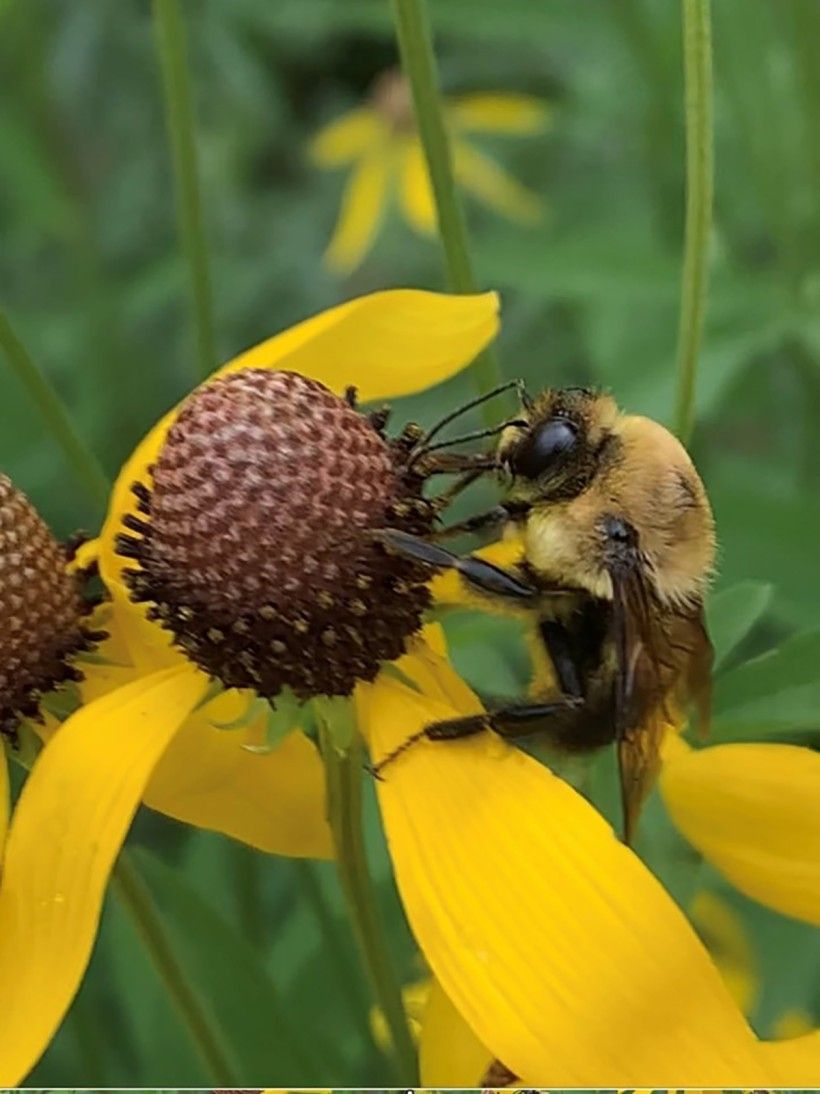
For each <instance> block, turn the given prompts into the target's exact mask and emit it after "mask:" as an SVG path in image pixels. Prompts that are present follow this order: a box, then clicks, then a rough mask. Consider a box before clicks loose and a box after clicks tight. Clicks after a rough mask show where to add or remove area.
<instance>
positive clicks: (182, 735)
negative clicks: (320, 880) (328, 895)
mask: <svg viewBox="0 0 820 1094" xmlns="http://www.w3.org/2000/svg"><path fill="white" fill-rule="evenodd" d="M237 698H238V696H237V695H236V693H227V694H225V695H224V696H222V697H220V699H219V700H216V701H214V702H212V703H209V704H208V706H207V707H206V708H204V709H203V710H202V711H197V712H196V714H194V715H192V716H191V717H190V718H188V720H187V721H186V722H185V723H184V725H183V726H182V728H181V729H180V731H179V733H178V734H177V735H176V737H175V738H174V740H173V741H172V742H171V744H170V746H169V747H168V749H167V751H166V752H165V754H164V756H163V757H162V759H161V760H160V762H159V764H158V765H157V767H156V769H155V770H154V773H153V775H152V776H151V781H150V782H149V784H148V787H147V789H146V792H145V798H144V800H145V804H146V805H150V806H151V808H153V809H158V810H159V811H160V812H162V813H166V814H167V815H168V816H169V817H176V819H177V820H181V821H184V822H185V823H186V824H195V825H197V826H198V827H199V828H207V829H210V830H212V831H215V832H223V833H225V834H226V835H228V836H232V837H233V838H234V839H238V840H242V842H243V843H247V844H249V845H250V846H251V847H256V848H258V849H259V850H260V851H267V852H269V853H270V854H277V855H293V856H295V857H306V858H317V859H327V858H331V857H332V854H333V843H332V839H331V835H330V828H329V826H328V823H327V818H326V816H325V782H324V769H323V767H322V761H321V759H320V758H319V753H318V752H317V750H316V746H315V745H314V744H313V743H312V742H311V741H309V740H308V738H307V737H306V736H305V735H304V733H301V732H299V731H294V732H293V733H290V734H289V735H288V736H287V737H285V738H284V740H283V741H282V742H281V743H280V744H279V745H277V747H276V748H274V749H273V750H272V751H271V752H270V753H267V754H258V753H252V752H249V751H248V750H247V749H246V748H245V747H243V746H244V745H246V744H257V743H259V742H260V741H261V739H262V738H263V735H264V725H263V724H262V722H263V721H264V719H262V720H261V721H260V723H259V724H251V725H249V726H248V727H247V728H242V729H232V730H225V729H218V728H215V726H214V725H213V724H211V722H209V720H208V719H209V718H213V719H218V720H222V722H223V723H226V722H228V721H229V720H230V717H231V714H230V712H229V711H228V709H227V704H229V703H231V702H232V701H234V702H235V701H236V699H237Z"/></svg>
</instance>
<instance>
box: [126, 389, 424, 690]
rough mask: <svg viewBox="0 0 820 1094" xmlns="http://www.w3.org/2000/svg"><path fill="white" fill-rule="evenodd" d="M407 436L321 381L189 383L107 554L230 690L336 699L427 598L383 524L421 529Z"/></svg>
mask: <svg viewBox="0 0 820 1094" xmlns="http://www.w3.org/2000/svg"><path fill="white" fill-rule="evenodd" d="M407 450H408V445H407V444H406V443H404V442H403V441H402V440H401V439H400V440H398V441H390V440H387V439H386V438H385V437H384V435H383V433H382V431H381V429H380V427H379V423H378V422H377V421H376V422H374V421H373V420H371V419H370V418H369V417H367V416H366V415H363V414H360V413H359V412H358V411H356V410H355V409H354V408H353V407H352V406H351V405H350V403H349V402H348V401H346V400H344V399H341V398H339V397H338V396H336V395H334V394H333V393H332V392H330V391H329V390H328V389H327V388H325V387H324V386H323V385H322V384H320V383H318V382H316V381H314V380H309V379H307V378H305V377H303V376H300V375H298V374H296V373H291V372H281V371H271V370H267V369H245V370H241V371H239V372H235V373H232V374H230V375H228V376H225V377H223V378H221V379H217V380H214V381H212V382H211V383H208V384H206V385H204V386H203V387H201V388H199V389H198V390H197V391H195V392H194V393H193V394H192V395H191V396H190V397H189V399H188V400H187V402H186V403H185V405H184V406H183V408H182V410H181V411H180V413H179V415H178V417H177V419H176V421H175V422H174V424H173V426H172V427H171V429H170V431H169V433H168V436H167V438H166V441H165V444H164V445H163V448H162V450H161V452H160V454H159V457H158V459H157V461H156V464H155V465H154V466H153V468H152V469H151V479H152V482H151V485H150V488H149V487H148V486H146V485H145V484H136V485H135V487H134V490H135V493H136V495H137V498H138V503H139V504H138V508H139V510H140V514H139V515H136V514H134V515H131V516H128V517H126V518H125V521H124V524H125V526H126V527H127V529H128V532H127V533H125V534H122V535H120V537H119V539H118V550H119V551H120V553H122V554H124V555H126V556H128V557H131V558H133V559H134V560H135V561H136V562H137V563H138V566H137V567H135V568H133V569H130V570H128V571H127V572H126V579H127V581H128V583H129V586H130V588H131V591H132V596H133V598H134V599H135V600H139V601H147V602H149V603H150V605H151V606H150V608H149V615H150V616H151V617H152V618H153V619H155V620H157V621H159V622H160V623H161V624H163V625H164V626H165V627H167V628H168V629H169V630H170V631H172V633H173V635H174V640H175V642H176V643H177V644H178V645H179V646H180V647H181V649H182V650H183V651H184V652H185V653H186V654H187V655H188V656H189V657H190V658H191V659H192V660H193V661H195V662H196V663H197V664H198V665H200V667H201V668H203V669H204V670H205V671H206V672H207V673H209V675H211V676H213V677H215V678H217V679H219V680H220V681H221V682H222V683H223V684H224V685H225V686H227V687H249V688H253V689H254V690H255V691H256V692H257V693H258V694H259V695H261V696H262V697H264V698H269V699H273V698H274V697H275V696H276V695H277V694H278V693H279V692H280V691H281V690H282V689H283V688H284V687H289V688H290V689H292V691H293V692H294V693H295V694H296V695H297V696H298V697H299V698H302V699H307V698H310V697H313V696H317V695H348V694H350V692H351V691H352V690H353V687H354V686H355V684H356V682H357V681H359V680H371V679H373V677H374V676H375V675H376V673H377V672H378V668H379V665H380V664H381V663H382V662H383V661H391V660H394V659H395V658H396V657H398V656H400V654H401V653H402V652H403V651H404V649H405V645H406V642H407V639H408V637H409V636H410V635H411V634H413V633H414V631H416V630H417V629H418V627H419V626H420V623H421V617H422V613H423V611H424V609H425V607H426V606H427V605H428V603H429V594H428V592H427V589H426V587H425V584H424V582H425V578H426V577H427V576H429V575H427V574H426V573H425V572H424V571H423V570H422V569H420V568H419V567H417V566H415V565H414V564H412V563H408V562H405V561H402V560H399V559H396V558H394V557H391V556H388V555H387V554H386V553H385V551H384V550H383V548H382V547H381V546H380V545H379V544H378V542H377V541H376V540H374V537H373V532H374V531H375V530H378V529H380V528H384V527H394V528H403V529H405V530H407V531H411V532H414V533H415V534H420V535H423V534H425V533H428V532H429V531H430V530H431V528H432V524H433V518H434V507H433V505H432V504H431V503H430V502H429V501H427V500H425V499H424V498H423V497H422V496H421V493H420V488H421V481H420V480H419V479H417V478H414V477H413V476H412V475H410V474H409V473H408V472H407V471H406V466H405V465H406V457H407Z"/></svg>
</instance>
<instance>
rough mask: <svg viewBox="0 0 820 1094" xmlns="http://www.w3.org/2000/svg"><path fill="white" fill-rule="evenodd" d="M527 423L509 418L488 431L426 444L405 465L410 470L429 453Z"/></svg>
mask: <svg viewBox="0 0 820 1094" xmlns="http://www.w3.org/2000/svg"><path fill="white" fill-rule="evenodd" d="M528 424H529V423H528V422H525V421H524V419H523V418H510V419H509V420H508V421H506V422H502V423H501V425H494V426H492V427H491V428H489V429H476V430H473V432H472V433H462V435H461V436H460V437H453V438H452V440H449V441H439V443H438V444H428V445H426V446H425V447H424V448H416V449H415V450H414V452H413V455H412V456H411V457H410V460H409V462H408V464H407V469H408V470H412V468H413V465H414V464H415V462H416V461H417V460H419V459H421V458H422V456H428V455H429V454H430V453H431V452H438V451H439V449H441V448H453V447H454V445H457V444H465V443H466V442H467V441H481V440H484V439H485V438H487V437H496V436H498V434H499V433H503V432H504V430H505V429H509V428H510V427H511V426H517V427H518V428H519V429H526V428H527V426H528Z"/></svg>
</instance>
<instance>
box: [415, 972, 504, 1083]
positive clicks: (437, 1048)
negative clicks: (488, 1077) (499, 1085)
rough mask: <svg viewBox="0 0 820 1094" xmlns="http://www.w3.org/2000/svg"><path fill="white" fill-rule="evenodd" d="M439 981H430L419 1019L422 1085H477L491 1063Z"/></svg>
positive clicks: (482, 1046)
mask: <svg viewBox="0 0 820 1094" xmlns="http://www.w3.org/2000/svg"><path fill="white" fill-rule="evenodd" d="M492 1059H493V1057H492V1053H490V1052H488V1051H487V1049H486V1048H485V1047H484V1045H482V1043H481V1042H480V1041H479V1039H478V1038H477V1037H476V1035H475V1034H474V1033H473V1031H472V1030H471V1029H470V1027H469V1026H468V1025H467V1023H466V1022H465V1021H464V1019H463V1018H462V1017H461V1015H460V1014H459V1013H458V1011H457V1010H456V1008H455V1007H454V1006H453V1004H452V1003H451V1002H450V1000H449V999H448V998H447V995H446V994H445V992H444V991H443V990H442V987H441V984H439V983H438V981H435V980H434V981H433V985H432V987H431V988H430V994H429V995H428V997H427V1006H426V1008H425V1011H424V1015H423V1017H422V1021H421V1043H420V1044H419V1068H420V1070H421V1081H422V1084H423V1085H424V1086H427V1087H435V1088H438V1089H441V1088H443V1087H448V1086H450V1087H477V1086H478V1084H479V1082H480V1081H481V1077H482V1076H483V1074H484V1072H485V1071H486V1070H487V1068H488V1067H489V1066H490V1064H491V1063H492Z"/></svg>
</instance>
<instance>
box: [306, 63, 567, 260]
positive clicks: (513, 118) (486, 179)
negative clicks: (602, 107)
mask: <svg viewBox="0 0 820 1094" xmlns="http://www.w3.org/2000/svg"><path fill="white" fill-rule="evenodd" d="M447 120H448V123H449V126H450V129H451V131H452V134H453V158H454V169H455V173H456V177H457V179H458V180H459V182H460V183H461V185H462V186H463V187H464V189H465V190H466V191H467V192H468V193H471V194H472V195H473V196H474V197H475V198H476V199H477V200H478V201H480V202H481V203H482V204H484V205H486V206H487V207H488V208H490V209H493V210H494V211H495V212H497V213H499V214H501V215H502V216H504V217H507V218H508V219H509V220H513V221H517V222H519V223H520V224H523V225H528V224H529V225H531V224H534V223H537V222H538V220H539V219H540V217H541V214H542V209H543V206H542V202H541V199H540V198H539V196H538V195H537V194H535V193H533V192H532V191H531V190H528V189H527V187H526V186H523V185H522V184H521V183H520V182H517V181H516V180H515V179H514V178H513V177H512V176H511V175H509V174H508V173H507V172H506V171H505V170H504V169H503V168H502V167H500V166H499V164H498V163H497V162H496V161H495V160H493V159H491V158H490V157H489V156H487V155H485V154H484V153H483V152H481V151H479V149H478V148H476V147H475V146H474V145H473V143H472V142H471V141H470V140H469V139H468V138H469V137H471V136H472V135H473V134H476V133H477V134H482V133H484V134H502V135H505V136H531V135H533V134H537V133H541V132H543V131H544V129H545V128H546V127H547V124H548V121H549V108H548V106H547V104H546V103H545V102H543V101H542V100H539V99H537V98H535V97H533V96H531V95H521V94H513V93H511V92H505V91H493V92H477V93H474V94H470V95H462V96H459V97H456V98H453V99H451V100H450V101H449V103H448V107H447ZM310 154H311V158H312V159H313V161H314V162H315V163H316V164H317V165H318V166H319V167H324V168H335V167H347V168H349V171H350V175H349V178H348V182H347V185H346V187H345V191H344V195H343V197H342V206H341V210H340V212H339V218H338V221H337V223H336V227H335V229H334V232H333V237H332V239H331V241H330V243H329V245H328V248H327V251H326V252H325V261H326V262H327V264H328V266H329V267H330V268H331V269H333V270H336V271H338V272H340V273H346V272H349V271H350V270H352V269H354V268H355V267H356V266H358V264H359V263H360V262H361V261H362V259H363V258H364V256H365V254H366V253H367V251H368V250H369V249H370V247H371V246H372V244H373V241H374V239H375V236H376V232H377V231H378V228H379V224H380V222H381V220H382V218H383V216H384V214H385V212H386V210H387V209H388V208H389V206H390V204H391V203H392V200H393V198H397V199H398V202H399V208H400V209H401V212H402V215H403V217H404V219H405V220H406V221H407V223H408V224H409V225H410V227H411V228H415V230H416V231H418V232H422V233H424V234H426V235H429V234H431V233H433V232H434V231H435V229H436V213H435V205H434V202H433V192H432V187H431V183H430V176H429V173H428V170H427V165H426V163H425V160H424V153H423V151H422V147H421V142H420V141H419V138H418V134H417V133H416V127H415V121H414V119H413V107H412V102H411V99H410V89H409V87H408V85H407V82H406V81H405V80H404V78H403V77H402V76H401V74H400V73H398V72H395V71H390V72H384V73H382V74H381V76H380V77H379V78H378V79H377V80H376V82H375V83H374V85H373V87H372V89H371V92H370V101H369V103H368V105H367V106H360V107H357V108H356V109H355V110H351V111H349V112H348V113H347V114H343V115H342V116H341V117H340V118H337V119H335V120H334V121H332V122H330V123H329V124H328V125H326V126H325V127H324V128H323V129H321V130H320V131H319V133H317V134H316V136H315V137H314V138H313V140H312V141H311V144H310Z"/></svg>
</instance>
